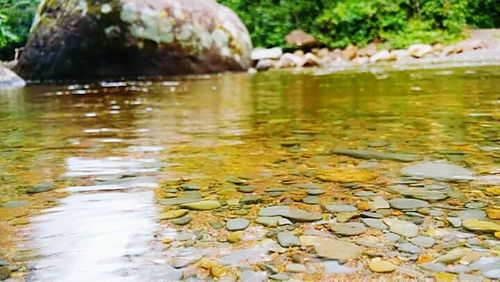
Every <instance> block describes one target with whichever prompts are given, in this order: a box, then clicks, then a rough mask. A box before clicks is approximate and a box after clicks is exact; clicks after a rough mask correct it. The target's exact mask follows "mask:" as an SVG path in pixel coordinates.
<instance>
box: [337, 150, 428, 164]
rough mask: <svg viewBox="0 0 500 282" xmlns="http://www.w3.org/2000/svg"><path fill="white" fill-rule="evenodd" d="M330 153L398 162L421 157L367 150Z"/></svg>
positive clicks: (411, 160)
mask: <svg viewBox="0 0 500 282" xmlns="http://www.w3.org/2000/svg"><path fill="white" fill-rule="evenodd" d="M331 153H332V154H336V155H344V156H349V157H353V158H358V159H367V160H371V159H376V160H392V161H398V162H414V161H418V160H420V159H421V158H420V157H419V156H417V155H411V154H398V153H383V152H377V151H369V150H332V151H331Z"/></svg>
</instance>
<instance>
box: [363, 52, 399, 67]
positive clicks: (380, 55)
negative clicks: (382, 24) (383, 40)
mask: <svg viewBox="0 0 500 282" xmlns="http://www.w3.org/2000/svg"><path fill="white" fill-rule="evenodd" d="M397 58H398V57H397V56H396V54H394V53H392V52H390V51H389V50H382V51H378V52H377V53H375V54H373V56H371V57H370V63H372V64H374V63H376V62H390V61H395V60H397Z"/></svg>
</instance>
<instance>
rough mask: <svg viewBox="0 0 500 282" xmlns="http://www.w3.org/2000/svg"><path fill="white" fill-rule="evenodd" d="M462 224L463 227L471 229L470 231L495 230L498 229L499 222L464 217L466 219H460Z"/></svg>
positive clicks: (499, 229)
mask: <svg viewBox="0 0 500 282" xmlns="http://www.w3.org/2000/svg"><path fill="white" fill-rule="evenodd" d="M462 225H463V226H464V227H465V229H468V230H472V231H478V232H497V231H500V224H497V223H494V222H490V221H484V220H478V219H475V218H471V219H466V220H464V221H462Z"/></svg>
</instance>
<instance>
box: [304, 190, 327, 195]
mask: <svg viewBox="0 0 500 282" xmlns="http://www.w3.org/2000/svg"><path fill="white" fill-rule="evenodd" d="M325 192H326V191H325V190H323V189H308V190H306V193H307V195H311V196H318V195H323V194H325Z"/></svg>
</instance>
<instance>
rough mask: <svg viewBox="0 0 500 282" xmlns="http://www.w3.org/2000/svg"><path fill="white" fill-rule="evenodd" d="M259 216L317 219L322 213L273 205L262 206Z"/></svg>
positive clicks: (298, 219) (320, 217)
mask: <svg viewBox="0 0 500 282" xmlns="http://www.w3.org/2000/svg"><path fill="white" fill-rule="evenodd" d="M258 215H259V216H267V217H269V216H282V217H285V218H288V219H291V220H296V221H317V220H320V219H322V214H321V213H317V212H308V211H304V210H299V209H291V208H289V207H287V206H273V207H267V208H263V209H261V210H260V211H259V213H258Z"/></svg>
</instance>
